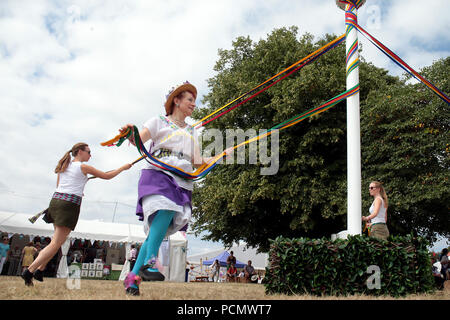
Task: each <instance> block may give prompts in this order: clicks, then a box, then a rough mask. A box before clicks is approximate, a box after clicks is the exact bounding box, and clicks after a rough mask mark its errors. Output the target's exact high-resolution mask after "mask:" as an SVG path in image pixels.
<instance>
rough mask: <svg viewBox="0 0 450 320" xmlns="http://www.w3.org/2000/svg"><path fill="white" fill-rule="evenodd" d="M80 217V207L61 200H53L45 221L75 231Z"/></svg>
mask: <svg viewBox="0 0 450 320" xmlns="http://www.w3.org/2000/svg"><path fill="white" fill-rule="evenodd" d="M79 216H80V205H78V204H76V203H73V202H70V201H65V200H61V199H55V198H52V200H51V201H50V205H49V207H48V209H47V213H46V214H45V216H44V218H43V219H44V221H45V222H47V223H53V224H54V225H55V226H62V227H67V228H70V229H71V230H75V226H76V225H77V222H78V217H79Z"/></svg>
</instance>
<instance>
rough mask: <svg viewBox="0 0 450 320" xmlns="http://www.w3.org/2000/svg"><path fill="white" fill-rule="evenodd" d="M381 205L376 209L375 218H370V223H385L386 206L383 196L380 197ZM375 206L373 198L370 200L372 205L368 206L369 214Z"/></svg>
mask: <svg viewBox="0 0 450 320" xmlns="http://www.w3.org/2000/svg"><path fill="white" fill-rule="evenodd" d="M380 199H381V206H380V210H378V214H377V216H376V217H375V218H373V219H372V221H371V222H372V224H373V223H386V208H385V206H384V201H383V198H381V197H380ZM374 207H375V200H374V201H373V202H372V205H371V206H370V208H369V212H370V214H372V213H373V210H374Z"/></svg>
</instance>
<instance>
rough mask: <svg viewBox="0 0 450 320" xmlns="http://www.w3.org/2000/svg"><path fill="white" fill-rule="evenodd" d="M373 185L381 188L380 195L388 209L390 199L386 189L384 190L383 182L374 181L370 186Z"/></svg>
mask: <svg viewBox="0 0 450 320" xmlns="http://www.w3.org/2000/svg"><path fill="white" fill-rule="evenodd" d="M372 183H373V184H374V185H375V187H377V188H380V195H381V197H382V198H383V200H384V205H385V206H386V208H387V207H388V197H387V194H386V190H384V188H383V184H382V183H381V182H378V181H372V182H371V183H370V184H372Z"/></svg>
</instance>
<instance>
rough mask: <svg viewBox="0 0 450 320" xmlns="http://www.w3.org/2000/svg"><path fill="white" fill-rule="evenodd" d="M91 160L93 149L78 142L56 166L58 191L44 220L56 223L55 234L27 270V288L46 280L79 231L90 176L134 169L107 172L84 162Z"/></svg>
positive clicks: (114, 174)
mask: <svg viewBox="0 0 450 320" xmlns="http://www.w3.org/2000/svg"><path fill="white" fill-rule="evenodd" d="M71 153H72V155H73V157H74V159H73V160H71V159H72V158H71V156H70V154H71ZM90 158H91V150H90V149H89V146H88V145H87V144H86V143H77V144H75V145H74V146H73V147H72V149H70V150H69V151H67V152H66V154H65V155H64V157H63V158H62V159H61V160H59V163H58V165H57V166H56V169H55V173H57V174H58V178H57V182H56V190H55V193H54V194H53V197H52V199H51V201H50V205H49V207H48V209H47V212H46V214H45V216H44V218H43V219H44V221H45V222H47V223H53V225H54V229H55V232H54V234H53V237H52V240H51V242H50V244H49V245H47V246H46V247H45V248H44V249H42V250H41V251H40V252H39V255H38V256H37V258H36V259H35V260H34V261H33V263H32V264H31V265H30V266H29V267H28V268H26V269H25V270H24V271H23V273H22V278H23V279H24V280H25V284H26V285H27V286H32V285H33V278H34V279H36V280H37V281H43V277H42V271H44V269H45V267H46V265H47V263H48V262H49V261H50V260H51V259H52V258H53V256H54V255H55V254H56V253H57V252H58V250H59V248H61V246H62V245H63V243H64V242H65V241H66V239H67V237H68V236H69V233H70V232H71V231H72V230H74V229H75V226H76V225H77V222H78V217H79V215H80V206H81V199H82V197H83V190H84V187H85V185H86V182H87V181H88V177H87V174H91V175H93V176H95V177H98V178H101V179H106V180H109V179H112V178H114V177H115V176H117V175H118V174H119V173H121V172H122V171H124V170H128V169H129V168H131V164H124V165H123V166H121V167H120V168H118V169H115V170H112V171H108V172H103V171H100V170H98V169H96V168H94V167H92V166H89V165H87V164H84V163H83V162H87V161H89V159H90Z"/></svg>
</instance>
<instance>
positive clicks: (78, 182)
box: [56, 161, 88, 197]
mask: <svg viewBox="0 0 450 320" xmlns="http://www.w3.org/2000/svg"><path fill="white" fill-rule="evenodd" d="M86 182H88V177H87V176H86V175H84V173H83V172H82V171H81V162H80V161H75V162H73V161H71V162H70V164H69V166H68V167H67V169H66V170H65V171H64V172H61V173H60V174H59V183H58V187H56V192H60V193H70V194H76V195H77V196H79V197H82V196H83V190H84V186H85V185H86Z"/></svg>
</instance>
